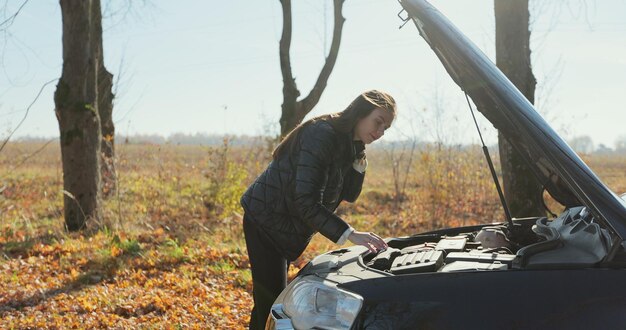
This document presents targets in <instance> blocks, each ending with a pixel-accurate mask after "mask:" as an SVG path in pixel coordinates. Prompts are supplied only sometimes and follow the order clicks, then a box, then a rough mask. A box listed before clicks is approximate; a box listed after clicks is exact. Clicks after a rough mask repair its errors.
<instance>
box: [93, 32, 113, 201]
mask: <svg viewBox="0 0 626 330" xmlns="http://www.w3.org/2000/svg"><path fill="white" fill-rule="evenodd" d="M96 43H97V46H98V48H99V51H98V114H99V115H100V127H101V129H102V139H101V144H102V145H101V157H102V159H101V161H102V163H101V175H102V188H103V192H104V194H105V196H110V195H111V194H112V193H113V192H114V191H115V190H116V189H117V187H116V182H117V180H116V176H117V174H116V172H115V162H114V160H115V125H114V124H113V98H114V95H113V75H112V74H111V73H110V72H109V71H107V69H106V67H105V66H104V51H103V47H102V33H100V34H99V35H98V40H97V41H96Z"/></svg>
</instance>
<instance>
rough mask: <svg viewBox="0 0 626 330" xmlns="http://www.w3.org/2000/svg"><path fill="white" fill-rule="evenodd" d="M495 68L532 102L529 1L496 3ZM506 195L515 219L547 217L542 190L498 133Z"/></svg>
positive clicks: (533, 80)
mask: <svg viewBox="0 0 626 330" xmlns="http://www.w3.org/2000/svg"><path fill="white" fill-rule="evenodd" d="M494 11H495V18H496V65H497V66H498V68H499V69H500V70H501V71H502V72H503V73H504V74H505V75H506V76H507V77H508V78H509V80H511V82H512V83H513V84H514V85H515V86H516V87H517V88H518V89H519V90H520V91H521V92H522V94H524V95H525V96H526V98H527V99H528V100H529V101H530V102H531V103H534V102H535V85H536V80H535V76H534V75H533V72H532V67H531V63H530V30H529V27H528V23H529V12H528V0H515V1H511V0H495V1H494ZM498 145H499V150H500V163H501V165H502V181H503V186H504V195H505V197H506V199H507V201H508V203H509V207H510V209H511V215H512V216H513V217H525V216H542V215H545V210H544V207H543V188H542V187H541V185H540V184H539V182H538V181H537V178H536V177H535V174H534V173H533V172H532V170H531V169H530V168H529V167H528V165H527V164H526V162H525V161H524V159H523V158H522V157H521V156H520V155H519V153H518V152H517V151H516V150H515V149H513V147H512V146H511V144H510V143H509V142H508V141H507V140H506V139H505V137H504V136H503V135H502V133H501V132H499V133H498Z"/></svg>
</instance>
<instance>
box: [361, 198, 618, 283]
mask: <svg viewBox="0 0 626 330" xmlns="http://www.w3.org/2000/svg"><path fill="white" fill-rule="evenodd" d="M532 220H533V221H526V222H525V223H524V222H522V223H517V224H516V228H510V226H508V225H507V224H502V225H493V226H482V227H478V228H477V229H476V230H473V231H467V232H458V233H454V232H452V233H451V232H446V231H445V230H444V231H439V232H435V233H434V234H433V233H430V234H423V235H415V236H410V237H406V238H399V239H392V240H390V241H389V242H388V244H389V248H388V249H386V250H384V251H382V252H379V253H377V254H372V253H370V254H368V255H365V256H364V257H363V263H364V264H365V266H366V267H368V268H370V269H376V270H379V271H383V272H387V273H390V274H393V275H402V274H415V273H426V272H458V271H481V270H507V269H562V268H586V267H593V266H594V265H596V264H598V263H600V262H601V261H603V260H605V258H606V257H607V255H609V253H610V250H611V242H612V240H611V236H610V234H609V231H608V230H607V229H605V228H602V227H601V226H600V225H599V224H598V223H597V222H595V221H594V218H593V216H592V215H591V214H590V212H588V210H587V209H586V208H585V207H573V208H570V209H568V210H566V211H565V212H563V213H562V214H561V215H560V216H558V217H557V218H555V219H552V220H548V219H547V218H545V217H543V218H537V219H532Z"/></svg>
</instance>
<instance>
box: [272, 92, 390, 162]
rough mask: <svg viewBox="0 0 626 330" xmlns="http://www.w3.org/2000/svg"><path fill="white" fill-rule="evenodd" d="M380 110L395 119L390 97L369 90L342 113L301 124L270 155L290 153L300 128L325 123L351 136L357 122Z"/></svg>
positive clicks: (319, 117) (323, 116) (383, 93)
mask: <svg viewBox="0 0 626 330" xmlns="http://www.w3.org/2000/svg"><path fill="white" fill-rule="evenodd" d="M376 108H382V109H384V110H386V111H389V112H390V113H391V114H392V115H393V118H395V117H396V101H395V100H394V99H393V97H391V95H389V94H387V93H385V92H381V91H378V90H375V89H373V90H369V91H367V92H365V93H362V94H361V95H359V96H357V97H356V98H355V99H354V101H352V103H350V105H349V106H348V107H347V108H346V109H345V110H343V111H341V112H337V113H331V114H326V115H321V116H318V117H315V118H312V119H309V120H307V121H306V122H304V123H301V124H300V125H298V126H297V127H296V128H294V129H293V130H292V131H291V132H289V134H287V136H285V138H284V139H283V141H282V142H281V143H280V144H279V145H278V146H277V147H276V149H274V152H273V153H272V157H273V159H277V158H278V157H279V156H281V155H282V154H283V153H284V152H286V151H287V150H289V151H291V150H292V148H293V144H294V141H297V139H298V135H299V133H300V130H301V129H302V127H304V126H307V125H309V124H311V123H314V122H316V121H318V120H324V121H327V122H328V123H329V124H330V125H331V126H332V127H333V128H334V129H335V131H337V132H340V133H344V134H350V136H352V134H353V132H354V127H355V126H356V124H357V123H358V121H359V120H360V119H362V118H365V117H367V116H368V115H369V114H370V113H371V112H372V111H374V109H376Z"/></svg>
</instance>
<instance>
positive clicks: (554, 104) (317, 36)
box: [0, 0, 626, 147]
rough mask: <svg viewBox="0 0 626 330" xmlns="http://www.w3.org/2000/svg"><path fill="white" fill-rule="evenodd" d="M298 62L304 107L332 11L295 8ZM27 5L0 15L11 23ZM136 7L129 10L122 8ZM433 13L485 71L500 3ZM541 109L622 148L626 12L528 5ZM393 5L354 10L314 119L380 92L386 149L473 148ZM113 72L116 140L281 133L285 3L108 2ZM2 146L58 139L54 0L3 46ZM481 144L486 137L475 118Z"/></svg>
mask: <svg viewBox="0 0 626 330" xmlns="http://www.w3.org/2000/svg"><path fill="white" fill-rule="evenodd" d="M293 2H294V3H293V24H294V29H293V33H292V48H291V60H292V69H293V72H294V76H295V77H296V83H297V85H298V88H299V89H300V91H301V93H302V95H303V96H304V95H307V94H308V92H309V91H310V89H311V87H312V86H313V84H314V82H315V80H316V78H317V75H318V74H319V71H320V69H321V67H322V66H323V64H324V58H325V56H326V53H327V51H328V48H329V45H330V42H331V39H332V29H333V27H332V20H333V12H332V1H329V0H295V1H293ZM22 3H23V1H22V0H19V1H18V0H7V1H4V2H2V3H1V5H0V15H2V16H0V18H2V20H4V18H6V17H7V16H8V15H10V14H11V13H13V12H15V10H16V9H17V7H19V6H20V5H21V4H22ZM128 3H130V4H131V5H132V7H130V8H127V5H128ZM431 3H432V4H433V5H434V6H436V7H437V8H438V9H439V10H440V11H441V12H442V13H443V14H444V15H446V16H447V17H448V18H449V19H450V20H451V21H452V22H453V23H454V24H455V25H457V27H459V28H460V30H461V31H463V32H464V33H465V34H466V35H467V36H468V37H469V38H470V39H471V40H472V41H474V43H476V44H477V45H478V46H479V47H480V48H481V49H482V50H483V51H484V52H485V53H486V54H487V55H488V56H489V57H490V58H491V59H494V57H495V46H494V40H495V37H494V30H495V23H494V17H493V0H491V1H487V0H472V1H467V0H433V1H431ZM530 7H531V21H532V24H531V31H532V32H531V51H532V55H531V56H532V58H531V61H532V65H533V71H534V74H535V76H536V78H537V81H538V85H537V92H536V99H537V101H536V106H537V108H538V111H539V112H540V113H541V114H542V115H543V116H544V118H546V120H547V121H548V123H550V124H551V126H552V127H554V128H555V129H556V130H557V132H559V133H560V134H561V135H562V136H563V137H564V138H566V139H571V138H573V137H576V136H582V135H588V136H590V137H591V138H592V139H593V141H594V142H595V143H596V145H598V144H600V143H602V144H605V145H607V146H609V147H611V146H613V145H614V143H615V141H616V139H617V138H619V137H620V136H624V135H626V129H624V127H625V125H624V123H625V122H626V111H625V110H626V105H625V102H624V99H623V96H624V94H625V92H626V19H624V17H626V0H603V1H593V0H567V1H558V2H557V1H551V0H531V1H530ZM400 10H401V7H400V5H399V4H398V2H397V1H393V0H347V1H346V2H345V5H344V9H343V16H344V17H345V18H346V22H345V24H344V30H343V34H342V43H341V47H340V50H339V56H338V59H337V63H336V65H335V69H334V71H333V72H332V74H331V76H330V79H329V81H328V86H327V88H326V90H325V92H324V94H323V95H322V98H321V100H320V102H319V103H318V105H317V106H316V108H315V109H314V110H313V111H312V112H311V113H310V114H309V115H308V116H307V118H310V117H312V116H316V115H320V114H324V113H329V112H337V111H341V110H343V109H344V108H345V107H346V106H347V105H348V104H349V103H350V101H352V100H353V99H354V98H355V97H356V96H357V95H359V94H360V93H361V92H363V91H365V90H368V89H381V90H384V91H387V92H389V93H390V94H391V95H393V96H394V97H395V98H396V100H397V102H398V107H399V109H398V118H397V120H396V121H395V122H394V124H393V126H392V128H391V129H389V131H388V132H387V133H386V135H385V137H384V138H383V140H389V141H391V140H398V139H403V138H407V137H416V138H418V139H420V140H427V141H434V140H439V141H442V142H446V143H478V142H479V138H478V134H477V133H476V131H475V129H473V128H472V126H471V125H473V122H472V119H471V114H470V113H469V109H468V107H467V104H466V103H464V102H465V99H464V96H463V93H462V92H461V90H460V88H459V87H458V86H456V85H455V84H454V82H453V81H452V79H450V77H449V76H448V75H447V73H446V72H445V70H444V68H443V66H442V65H441V63H440V62H439V60H438V59H437V58H436V56H435V55H434V54H433V52H432V50H431V49H430V48H429V47H428V45H427V44H426V42H425V41H424V40H423V39H422V38H421V37H420V36H419V34H418V32H417V29H416V28H415V26H414V25H413V24H412V23H409V24H407V25H406V26H404V27H403V28H401V29H399V26H400V25H401V24H402V21H401V20H400V18H398V16H397V14H398V12H399V11H400ZM103 15H104V20H103V26H104V36H103V37H104V51H105V65H106V66H107V68H108V70H109V71H110V72H112V73H113V74H114V75H115V78H114V80H115V82H116V85H115V86H114V89H115V92H116V100H115V105H114V114H113V119H114V122H115V124H116V129H117V133H118V134H122V135H135V134H159V135H162V136H168V135H170V134H173V133H187V134H196V133H201V134H235V135H243V134H245V135H259V134H270V133H272V134H274V133H277V132H278V131H279V126H278V119H279V118H280V106H281V103H282V77H281V72H280V66H279V58H278V42H279V40H280V35H281V31H282V14H281V6H280V3H279V1H278V0H257V1H217V0H210V1H206V0H205V1H199V0H188V1H163V0H161V1H158V0H152V1H132V2H131V1H127V0H115V1H106V0H103ZM0 38H1V39H0V47H1V48H0V52H1V53H0V55H1V58H0V137H3V138H4V137H6V136H7V135H8V133H9V132H11V131H12V130H14V129H15V128H16V126H17V125H18V123H19V122H20V121H21V120H22V118H24V116H25V114H26V109H27V108H28V107H29V105H30V104H31V103H32V102H33V100H35V97H36V96H37V94H38V93H39V91H40V90H42V91H41V95H40V96H39V98H38V99H37V100H36V101H35V102H34V104H33V105H32V107H30V109H29V110H28V113H27V116H26V118H25V120H24V123H23V124H22V125H21V126H19V128H18V129H17V131H15V134H14V138H20V137H25V136H37V137H56V136H58V124H57V121H56V118H55V116H54V101H53V94H54V89H55V86H56V81H54V82H52V83H50V84H48V85H46V86H44V87H43V89H42V86H43V85H44V84H45V83H46V82H49V81H51V80H53V79H55V78H58V77H60V75H61V69H62V58H61V54H62V43H61V12H60V8H59V3H58V1H57V0H36V1H29V2H27V3H26V5H25V6H24V7H23V9H22V10H21V12H20V13H19V15H18V16H17V17H16V18H15V20H14V22H13V24H12V25H11V26H10V28H9V29H8V30H7V31H4V33H0ZM479 126H480V128H481V130H482V131H483V134H484V136H485V138H486V141H487V143H495V141H496V136H497V135H496V132H495V129H493V127H492V125H491V124H489V122H487V121H486V120H485V119H483V118H482V117H480V116H479Z"/></svg>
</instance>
